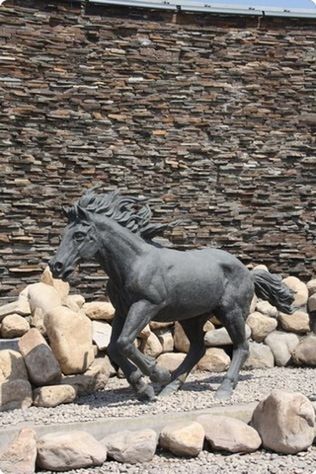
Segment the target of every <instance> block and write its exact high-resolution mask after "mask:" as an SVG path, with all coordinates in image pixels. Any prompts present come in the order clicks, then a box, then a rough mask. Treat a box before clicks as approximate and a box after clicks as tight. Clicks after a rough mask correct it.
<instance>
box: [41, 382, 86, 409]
mask: <svg viewBox="0 0 316 474" xmlns="http://www.w3.org/2000/svg"><path fill="white" fill-rule="evenodd" d="M77 392H78V390H77V388H76V387H75V386H73V385H66V384H62V385H49V386H47V387H39V388H36V389H35V390H34V391H33V405H35V406H36V407H45V408H49V407H56V406H58V405H61V404H62V403H71V402H73V401H74V400H75V398H76V396H77Z"/></svg>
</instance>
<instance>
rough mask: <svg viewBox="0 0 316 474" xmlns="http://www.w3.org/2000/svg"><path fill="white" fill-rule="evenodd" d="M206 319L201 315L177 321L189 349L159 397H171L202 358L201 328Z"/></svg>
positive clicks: (203, 349) (202, 335) (203, 348)
mask: <svg viewBox="0 0 316 474" xmlns="http://www.w3.org/2000/svg"><path fill="white" fill-rule="evenodd" d="M207 319H208V316H206V315H203V316H200V317H197V318H191V319H186V320H184V321H179V323H180V324H181V326H182V327H183V330H184V332H185V334H186V336H187V338H188V339H189V341H190V349H189V352H188V353H187V355H186V357H185V359H184V360H183V362H182V363H181V364H180V365H179V367H178V368H177V369H176V370H175V371H174V372H173V373H172V374H171V382H170V383H168V385H166V386H165V387H164V388H163V389H162V391H161V392H160V394H159V396H166V395H171V394H172V393H174V392H176V391H177V390H179V388H180V387H181V386H182V385H183V383H184V382H185V380H186V378H187V376H188V375H189V373H190V372H191V370H192V369H193V367H194V366H195V365H196V364H197V363H198V362H199V360H200V359H201V358H202V357H203V356H204V354H205V346H204V331H203V326H204V324H205V322H206V320H207Z"/></svg>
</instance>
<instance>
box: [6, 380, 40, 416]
mask: <svg viewBox="0 0 316 474" xmlns="http://www.w3.org/2000/svg"><path fill="white" fill-rule="evenodd" d="M31 405H32V387H31V384H30V382H29V381H28V380H25V379H16V380H9V381H7V382H3V383H1V384H0V411H7V410H15V409H16V408H23V409H25V408H28V407H30V406H31Z"/></svg>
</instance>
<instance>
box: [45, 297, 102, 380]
mask: <svg viewBox="0 0 316 474" xmlns="http://www.w3.org/2000/svg"><path fill="white" fill-rule="evenodd" d="M45 322H46V330H47V336H48V339H49V343H50V345H51V348H52V350H53V352H54V354H55V356H56V358H57V360H58V362H59V364H60V367H61V369H62V372H63V374H65V375H69V374H81V373H83V372H85V371H86V370H87V369H88V367H89V366H90V365H91V364H92V362H93V360H94V350H93V346H92V327H91V321H90V319H89V318H88V317H87V316H85V315H84V314H83V313H81V312H79V313H75V312H73V311H72V310H71V309H69V308H66V307H65V306H58V307H56V308H55V309H53V310H52V311H50V312H49V313H48V314H47V316H46V319H45Z"/></svg>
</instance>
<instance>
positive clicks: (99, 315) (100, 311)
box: [82, 301, 115, 321]
mask: <svg viewBox="0 0 316 474" xmlns="http://www.w3.org/2000/svg"><path fill="white" fill-rule="evenodd" d="M82 309H83V311H84V312H85V314H86V315H87V316H88V318H90V319H101V320H102V319H104V320H105V321H111V320H112V319H113V317H114V311H115V310H114V308H113V305H112V304H111V303H110V302H108V301H91V302H90V303H84V305H83V306H82Z"/></svg>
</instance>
